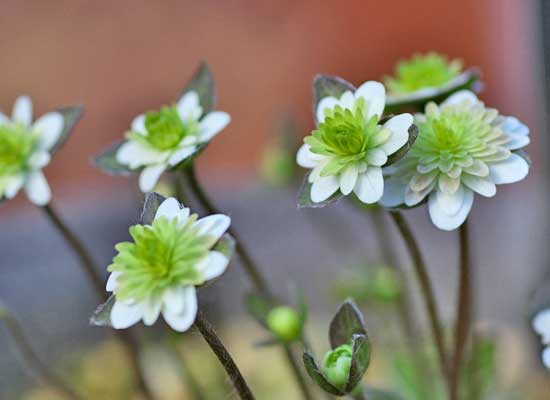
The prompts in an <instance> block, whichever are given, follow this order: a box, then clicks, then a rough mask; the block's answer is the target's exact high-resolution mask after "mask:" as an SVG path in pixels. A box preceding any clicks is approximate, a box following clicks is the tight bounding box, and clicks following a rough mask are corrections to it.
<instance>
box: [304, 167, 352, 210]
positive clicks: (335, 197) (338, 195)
mask: <svg viewBox="0 0 550 400" xmlns="http://www.w3.org/2000/svg"><path fill="white" fill-rule="evenodd" d="M308 177H309V173H308V174H306V176H305V177H304V181H303V182H302V185H301V186H300V189H298V207H299V208H321V207H325V206H328V205H329V204H331V203H334V202H335V201H338V200H340V199H341V198H342V197H344V195H343V194H342V193H341V192H340V190H338V191H337V192H336V193H334V194H333V195H332V196H330V197H329V198H328V199H326V200H325V201H322V202H320V203H314V202H313V201H311V195H310V193H311V183H309V180H308Z"/></svg>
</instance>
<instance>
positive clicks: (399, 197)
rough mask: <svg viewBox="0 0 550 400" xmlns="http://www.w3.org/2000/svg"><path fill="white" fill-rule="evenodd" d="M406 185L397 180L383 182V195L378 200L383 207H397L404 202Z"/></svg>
mask: <svg viewBox="0 0 550 400" xmlns="http://www.w3.org/2000/svg"><path fill="white" fill-rule="evenodd" d="M405 190H406V185H404V184H403V183H401V181H400V180H399V179H395V178H394V179H392V178H390V179H388V180H386V182H384V195H383V196H382V198H381V199H380V202H379V203H380V204H381V205H382V206H383V207H397V206H399V205H401V204H403V203H404V202H405Z"/></svg>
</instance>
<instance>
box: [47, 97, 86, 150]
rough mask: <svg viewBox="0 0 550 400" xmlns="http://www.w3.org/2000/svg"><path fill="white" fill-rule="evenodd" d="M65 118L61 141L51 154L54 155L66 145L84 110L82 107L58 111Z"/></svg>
mask: <svg viewBox="0 0 550 400" xmlns="http://www.w3.org/2000/svg"><path fill="white" fill-rule="evenodd" d="M57 112H58V113H60V114H61V115H62V116H63V130H62V132H61V135H60V136H59V139H57V142H56V143H55V145H54V146H53V147H52V149H51V154H54V153H55V152H56V151H57V150H59V148H60V147H61V146H62V145H63V143H65V140H67V137H68V136H69V134H70V133H71V132H72V130H73V128H74V126H75V125H76V123H77V122H78V120H79V119H80V117H81V116H82V114H83V113H84V108H83V107H81V106H73V107H65V108H60V109H59V110H57Z"/></svg>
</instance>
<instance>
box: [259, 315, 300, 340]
mask: <svg viewBox="0 0 550 400" xmlns="http://www.w3.org/2000/svg"><path fill="white" fill-rule="evenodd" d="M267 326H268V327H269V329H270V330H271V332H273V334H274V335H275V336H277V338H279V339H280V340H282V341H284V342H293V341H295V340H297V339H299V338H300V336H301V335H302V321H301V318H300V316H299V315H298V313H297V312H296V311H295V310H294V309H292V308H290V307H286V306H280V307H275V308H274V309H272V310H271V311H270V312H269V314H268V315H267Z"/></svg>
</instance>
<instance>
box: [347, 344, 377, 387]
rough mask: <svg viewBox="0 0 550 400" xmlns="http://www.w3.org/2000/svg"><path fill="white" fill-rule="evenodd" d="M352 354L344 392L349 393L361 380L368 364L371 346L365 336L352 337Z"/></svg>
mask: <svg viewBox="0 0 550 400" xmlns="http://www.w3.org/2000/svg"><path fill="white" fill-rule="evenodd" d="M351 341H352V347H353V353H352V356H351V366H350V369H349V377H348V383H347V385H346V389H345V390H346V392H348V393H349V392H351V391H352V390H353V389H354V388H355V387H356V386H357V385H358V384H359V382H361V379H363V375H365V372H367V369H368V368H369V364H370V355H371V344H370V341H369V339H368V338H367V336H366V335H353V337H352V339H351Z"/></svg>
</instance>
